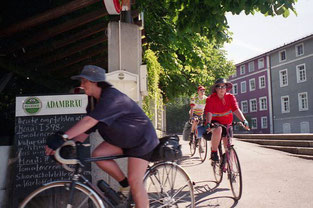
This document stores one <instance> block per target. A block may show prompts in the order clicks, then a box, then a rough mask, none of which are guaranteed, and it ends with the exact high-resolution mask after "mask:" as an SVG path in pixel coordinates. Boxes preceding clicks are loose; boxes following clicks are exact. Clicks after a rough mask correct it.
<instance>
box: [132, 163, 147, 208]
mask: <svg viewBox="0 0 313 208" xmlns="http://www.w3.org/2000/svg"><path fill="white" fill-rule="evenodd" d="M148 164H149V162H148V161H146V160H143V159H139V158H134V157H130V158H128V182H129V185H130V190H131V193H132V197H133V199H134V201H135V204H136V208H148V207H149V200H148V195H147V191H146V189H145V187H144V185H143V177H144V175H145V172H146V170H147V167H148Z"/></svg>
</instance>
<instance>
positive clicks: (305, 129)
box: [300, 121, 310, 133]
mask: <svg viewBox="0 0 313 208" xmlns="http://www.w3.org/2000/svg"><path fill="white" fill-rule="evenodd" d="M300 132H301V133H310V123H309V122H307V121H303V122H301V123H300Z"/></svg>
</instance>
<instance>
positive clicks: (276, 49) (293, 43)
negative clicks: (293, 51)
mask: <svg viewBox="0 0 313 208" xmlns="http://www.w3.org/2000/svg"><path fill="white" fill-rule="evenodd" d="M311 38H313V34H310V35H307V36H305V37H303V38H300V39H297V40H295V41H292V42H290V43H284V45H282V46H279V47H277V48H274V49H272V50H270V51H267V52H264V53H262V54H259V55H257V56H254V57H252V58H250V59H247V60H245V61H242V62H240V63H238V64H236V66H237V67H238V66H240V65H242V64H245V63H248V62H250V61H253V60H255V59H258V58H261V57H264V56H267V55H270V54H273V53H275V52H277V51H280V50H282V49H283V48H287V47H289V46H291V45H295V44H297V43H300V42H303V41H305V40H308V39H311Z"/></svg>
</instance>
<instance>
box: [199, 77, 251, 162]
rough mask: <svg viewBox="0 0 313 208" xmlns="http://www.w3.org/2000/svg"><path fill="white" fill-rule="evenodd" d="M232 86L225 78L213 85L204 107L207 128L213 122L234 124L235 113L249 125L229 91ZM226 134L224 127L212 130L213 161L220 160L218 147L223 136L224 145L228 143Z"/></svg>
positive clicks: (208, 128)
mask: <svg viewBox="0 0 313 208" xmlns="http://www.w3.org/2000/svg"><path fill="white" fill-rule="evenodd" d="M232 86H233V85H232V84H231V83H230V82H227V80H226V79H224V78H219V79H217V80H216V81H215V84H214V85H213V86H212V94H211V95H210V97H208V98H207V100H206V105H205V109H204V115H205V117H206V123H205V126H206V127H205V128H207V130H210V127H211V124H212V123H220V124H223V125H229V124H232V122H233V114H235V115H236V116H237V117H238V118H239V120H241V121H243V123H244V125H245V126H248V125H249V124H248V121H247V120H246V119H245V117H244V115H243V114H242V112H241V110H240V109H239V107H238V104H237V101H236V98H235V96H234V95H232V94H230V93H228V92H229V91H230V90H231V89H232ZM226 135H227V132H226V128H224V127H218V128H216V129H214V130H213V131H212V137H211V146H212V149H211V159H212V160H213V161H218V160H219V158H218V155H217V148H218V145H219V143H220V139H221V138H223V142H224V145H226V142H227V140H226V139H224V137H226Z"/></svg>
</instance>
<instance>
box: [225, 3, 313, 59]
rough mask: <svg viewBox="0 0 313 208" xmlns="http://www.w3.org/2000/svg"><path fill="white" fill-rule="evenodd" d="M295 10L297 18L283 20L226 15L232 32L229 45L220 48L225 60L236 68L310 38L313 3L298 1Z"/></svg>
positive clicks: (256, 15) (280, 18) (291, 14)
mask: <svg viewBox="0 0 313 208" xmlns="http://www.w3.org/2000/svg"><path fill="white" fill-rule="evenodd" d="M295 8H296V11H297V14H298V15H297V16H296V15H295V14H294V13H290V15H289V16H288V17H287V18H283V17H281V16H276V17H265V16H264V15H262V14H259V13H257V14H255V15H245V14H244V13H241V14H240V15H231V14H227V21H228V24H229V26H230V31H231V32H233V36H232V37H233V41H232V42H231V43H230V44H225V47H224V50H226V51H227V58H228V59H229V60H232V61H234V63H235V64H237V63H240V62H242V61H245V60H247V59H249V58H253V57H254V56H257V55H259V54H262V53H265V52H267V51H269V50H272V49H274V48H277V47H280V46H282V45H284V44H285V43H290V42H292V41H295V40H297V39H300V38H302V37H305V36H307V35H311V34H313V0H298V2H297V3H296V4H295Z"/></svg>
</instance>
